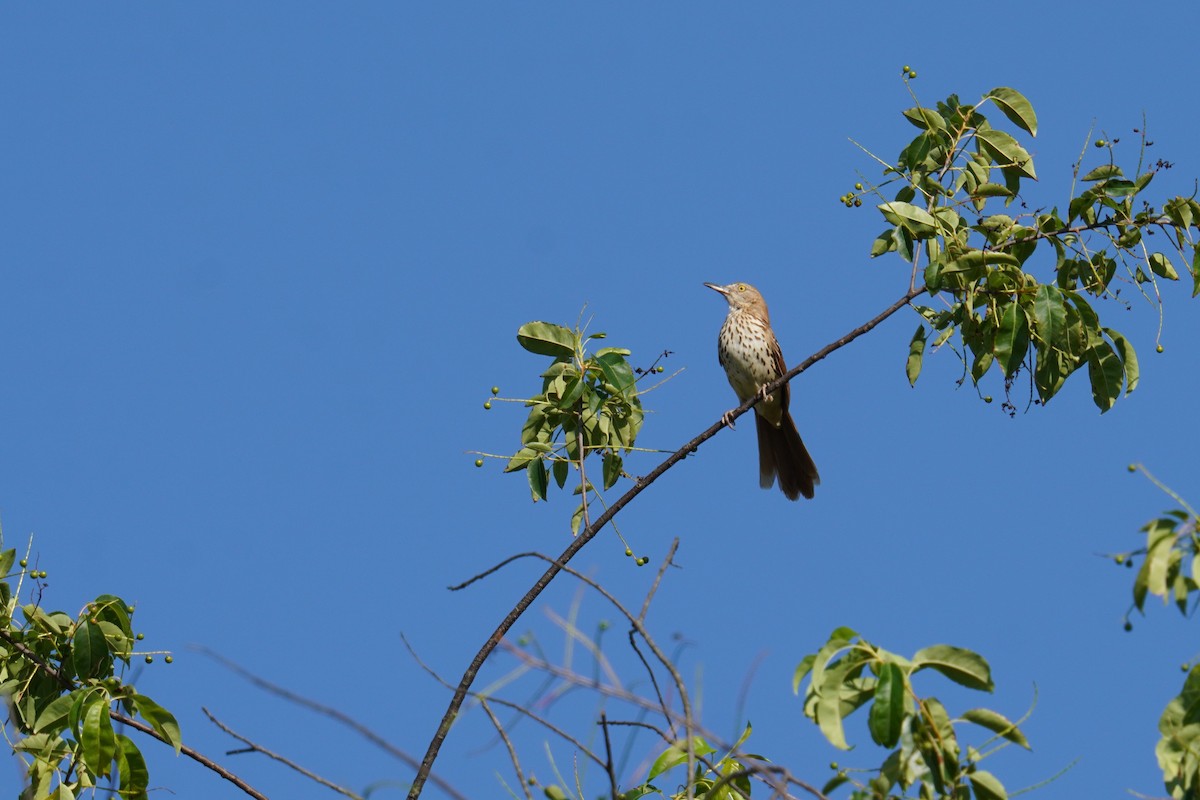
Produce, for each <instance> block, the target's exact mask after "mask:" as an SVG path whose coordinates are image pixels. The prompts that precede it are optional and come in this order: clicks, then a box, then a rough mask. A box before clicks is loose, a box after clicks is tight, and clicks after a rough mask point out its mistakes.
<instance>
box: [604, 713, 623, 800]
mask: <svg viewBox="0 0 1200 800" xmlns="http://www.w3.org/2000/svg"><path fill="white" fill-rule="evenodd" d="M600 727H601V729H603V731H604V771H605V772H607V773H608V790H609V791H610V792H611V793H612V800H620V795H621V792H620V790H619V789H618V788H617V774H616V773H615V772H613V757H612V742H611V741H610V740H609V738H608V715H607V714H605V713H604V712H603V711H601V712H600Z"/></svg>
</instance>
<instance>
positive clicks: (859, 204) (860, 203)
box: [854, 197, 862, 208]
mask: <svg viewBox="0 0 1200 800" xmlns="http://www.w3.org/2000/svg"><path fill="white" fill-rule="evenodd" d="M861 205H862V200H860V199H858V198H857V197H856V198H854V207H855V208H858V207H859V206H861Z"/></svg>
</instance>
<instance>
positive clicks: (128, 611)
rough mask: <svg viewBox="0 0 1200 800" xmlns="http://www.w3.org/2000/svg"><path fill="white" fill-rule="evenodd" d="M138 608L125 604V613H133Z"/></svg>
mask: <svg viewBox="0 0 1200 800" xmlns="http://www.w3.org/2000/svg"><path fill="white" fill-rule="evenodd" d="M135 610H136V609H135V608H134V607H133V606H125V613H126V614H132V613H133V612H134V611H135Z"/></svg>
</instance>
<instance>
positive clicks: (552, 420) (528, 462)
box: [504, 322, 661, 533]
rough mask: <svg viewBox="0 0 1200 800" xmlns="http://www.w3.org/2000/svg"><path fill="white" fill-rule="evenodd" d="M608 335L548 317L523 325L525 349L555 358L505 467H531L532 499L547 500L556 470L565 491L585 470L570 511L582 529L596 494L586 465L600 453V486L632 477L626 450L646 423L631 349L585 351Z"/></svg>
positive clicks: (556, 478)
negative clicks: (573, 473)
mask: <svg viewBox="0 0 1200 800" xmlns="http://www.w3.org/2000/svg"><path fill="white" fill-rule="evenodd" d="M603 338H605V334H603V333H592V334H585V333H584V332H583V331H581V330H579V329H578V328H575V329H574V330H572V329H569V328H565V327H563V326H561V325H555V324H553V323H550V322H529V323H526V324H525V325H522V326H521V327H520V329H519V330H518V331H517V341H518V342H519V343H520V345H521V347H523V348H525V349H526V350H528V351H529V352H531V353H535V354H537V355H543V356H549V357H550V358H551V359H553V360H552V361H551V363H550V367H549V368H548V369H547V370H546V371H545V372H543V373H542V374H541V378H542V390H541V392H539V393H538V394H535V395H534V396H533V397H530V398H528V399H526V400H525V401H524V403H525V405H526V407H528V408H529V416H528V418H527V419H526V420H525V425H524V427H523V428H522V429H521V449H520V450H518V451H517V452H516V453H515V454H514V455H513V456H512V457H511V458H509V460H508V464H507V466H506V467H505V468H504V471H505V472H518V471H520V470H525V472H526V474H527V475H528V477H529V490H530V493H531V494H532V495H533V500H534V502H537V501H538V500H545V499H546V498H547V491H548V490H549V479H550V477H551V476H553V478H554V482H555V483H556V484H557V485H558V488H560V489H562V488H564V487H565V486H566V483H567V478H568V477H569V475H570V470H571V469H572V468H573V469H575V470H576V471H577V472H579V480H580V482H579V485H578V486H576V488H575V494H579V495H581V497H580V504H579V507H578V509H576V511H575V514H574V515H573V516H572V517H571V532H572V533H577V532H578V531H579V526H580V524H581V523H582V522H583V521H584V518H585V516H586V514H587V495H588V494H589V493H592V492H595V487H594V486H593V485H592V482H591V479H590V478H588V477H587V474H586V472H585V470H584V465H585V459H586V458H587V457H588V456H589V455H591V454H592V453H599V454H600V457H601V470H600V473H601V476H602V479H603V480H602V486H603V488H604V489H605V490H607V489H611V488H612V487H613V486H615V485H616V483H617V481H618V480H620V478H621V477H622V476H625V477H628V475H627V474H626V473H625V471H624V461H623V460H622V453H626V454H627V453H629V452H630V451H631V450H632V449H633V447H634V443H635V442H636V440H637V435H638V432H639V431H640V430H641V428H642V418H643V411H642V401H641V398H640V397H639V391H638V386H637V378H636V377H635V375H634V370H633V368H632V367H631V366H630V364H629V361H628V360H627V357H628V356H629V354H630V351H629V350H626V349H623V348H619V347H604V348H601V349H599V350H597V351H596V352H595V353H589V352H588V351H587V344H588V342H590V341H593V340H597V339H603ZM639 371H640V370H639ZM660 371H661V368H660Z"/></svg>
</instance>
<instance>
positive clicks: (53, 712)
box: [30, 690, 80, 733]
mask: <svg viewBox="0 0 1200 800" xmlns="http://www.w3.org/2000/svg"><path fill="white" fill-rule="evenodd" d="M79 695H80V690H76V691H74V692H70V693H68V694H63V695H59V696H58V697H56V698H54V700H52V701H51V702H50V705H48V706H46V707H45V708H43V709H42V711H41V713H40V714H38V716H37V720H36V721H35V722H34V723H33V725H31V726H30V729H31V730H32V731H33V732H34V733H41V732H42V731H49V732H50V733H58V732H59V731H61V730H63V729H64V728H66V727H67V715H68V714H69V713H70V711H71V706H73V705H74V704H75V701H76V700H78V699H79Z"/></svg>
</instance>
